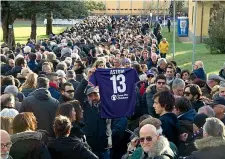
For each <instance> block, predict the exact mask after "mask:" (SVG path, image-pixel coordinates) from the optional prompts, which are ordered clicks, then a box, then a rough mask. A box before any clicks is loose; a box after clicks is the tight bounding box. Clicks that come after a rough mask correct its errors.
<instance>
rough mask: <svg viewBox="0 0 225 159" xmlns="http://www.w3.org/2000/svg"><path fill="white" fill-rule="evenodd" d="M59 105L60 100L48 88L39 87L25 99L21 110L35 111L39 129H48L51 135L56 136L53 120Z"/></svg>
mask: <svg viewBox="0 0 225 159" xmlns="http://www.w3.org/2000/svg"><path fill="white" fill-rule="evenodd" d="M58 105H59V102H58V101H57V100H56V99H54V98H52V96H51V94H50V92H49V91H48V90H47V89H45V88H39V89H37V90H35V91H34V92H32V93H31V94H30V95H29V96H28V97H26V98H25V99H24V100H23V102H22V105H21V108H20V112H33V113H34V115H35V117H36V118H37V127H38V129H42V130H46V131H48V132H49V134H50V136H54V131H53V121H54V120H55V114H56V110H57V108H58Z"/></svg>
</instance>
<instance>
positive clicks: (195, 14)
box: [192, 0, 197, 69]
mask: <svg viewBox="0 0 225 159" xmlns="http://www.w3.org/2000/svg"><path fill="white" fill-rule="evenodd" d="M194 9H195V10H194V28H193V29H194V35H193V36H194V38H193V51H192V52H193V53H192V69H193V67H194V63H195V53H196V16H197V1H196V0H195V8H194Z"/></svg>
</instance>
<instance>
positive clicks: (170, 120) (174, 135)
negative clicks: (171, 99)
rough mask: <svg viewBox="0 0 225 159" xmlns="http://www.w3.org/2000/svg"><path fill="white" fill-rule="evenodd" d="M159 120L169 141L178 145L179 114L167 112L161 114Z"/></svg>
mask: <svg viewBox="0 0 225 159" xmlns="http://www.w3.org/2000/svg"><path fill="white" fill-rule="evenodd" d="M159 120H160V121H161V122H162V125H161V127H162V129H163V135H165V137H166V138H167V139H168V140H169V141H171V142H173V143H174V144H175V145H178V140H179V131H180V124H179V121H178V119H177V116H176V115H175V114H174V113H166V114H163V115H162V116H160V117H159Z"/></svg>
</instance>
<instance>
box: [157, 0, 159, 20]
mask: <svg viewBox="0 0 225 159" xmlns="http://www.w3.org/2000/svg"><path fill="white" fill-rule="evenodd" d="M158 20H159V0H158V1H157V21H158Z"/></svg>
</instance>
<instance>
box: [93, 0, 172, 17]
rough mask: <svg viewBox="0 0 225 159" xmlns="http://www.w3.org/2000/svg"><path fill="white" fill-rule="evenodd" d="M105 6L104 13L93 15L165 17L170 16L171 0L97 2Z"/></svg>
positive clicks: (98, 12) (95, 12) (112, 0)
mask: <svg viewBox="0 0 225 159" xmlns="http://www.w3.org/2000/svg"><path fill="white" fill-rule="evenodd" d="M95 1H101V2H103V3H104V4H105V6H106V9H105V10H103V11H99V10H95V11H93V12H92V13H93V14H98V15H101V14H106V15H149V14H150V13H152V14H153V15H157V14H159V15H164V14H168V13H169V11H168V8H169V5H170V3H171V1H170V0H95Z"/></svg>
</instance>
